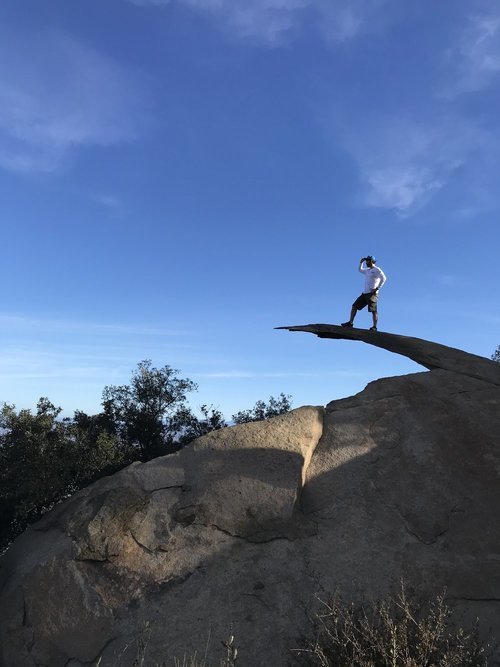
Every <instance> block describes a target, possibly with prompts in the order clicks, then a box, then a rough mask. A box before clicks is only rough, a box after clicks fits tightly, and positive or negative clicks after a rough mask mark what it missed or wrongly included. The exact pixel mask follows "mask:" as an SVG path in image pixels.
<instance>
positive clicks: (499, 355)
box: [491, 345, 500, 362]
mask: <svg viewBox="0 0 500 667" xmlns="http://www.w3.org/2000/svg"><path fill="white" fill-rule="evenodd" d="M491 358H492V360H493V361H498V362H500V345H499V346H498V347H497V349H496V350H495V351H494V352H493V354H492V355H491Z"/></svg>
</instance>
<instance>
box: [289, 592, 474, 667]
mask: <svg viewBox="0 0 500 667" xmlns="http://www.w3.org/2000/svg"><path fill="white" fill-rule="evenodd" d="M320 602H321V606H322V609H321V610H320V612H319V613H317V614H316V615H315V618H314V619H313V626H314V632H313V635H314V636H313V639H312V640H309V641H307V642H306V646H305V647H304V648H302V649H297V650H296V651H295V653H296V654H298V656H299V658H300V659H301V662H302V664H304V665H319V666H320V667H348V666H349V667H354V666H356V667H482V666H484V665H487V647H486V646H485V645H484V643H482V642H481V641H480V640H479V635H478V626H477V622H476V624H475V625H474V626H473V627H472V628H471V629H469V630H464V629H462V628H459V629H454V627H453V625H452V611H451V609H450V608H449V607H448V606H447V605H446V604H445V602H444V595H438V596H437V597H436V598H435V599H434V600H433V601H432V602H431V603H430V604H426V605H425V604H419V603H417V602H416V601H413V600H410V599H409V598H408V597H407V595H406V593H405V590H404V587H403V586H402V587H401V592H400V593H399V594H398V595H397V597H395V598H389V599H387V600H383V601H382V602H378V603H374V604H373V605H371V607H370V609H369V610H368V611H367V610H366V609H365V608H364V607H363V606H355V605H353V604H345V603H344V602H343V601H342V599H341V598H339V597H334V598H332V599H331V600H330V601H328V602H324V601H320Z"/></svg>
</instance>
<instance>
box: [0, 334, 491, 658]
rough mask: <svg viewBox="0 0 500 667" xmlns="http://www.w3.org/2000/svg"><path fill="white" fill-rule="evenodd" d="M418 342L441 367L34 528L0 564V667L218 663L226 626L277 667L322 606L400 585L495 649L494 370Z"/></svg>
mask: <svg viewBox="0 0 500 667" xmlns="http://www.w3.org/2000/svg"><path fill="white" fill-rule="evenodd" d="M307 326H309V327H318V326H323V327H324V326H329V325H307ZM334 329H338V327H335V328H334ZM295 330H309V331H310V329H304V328H300V329H295ZM311 332H312V333H316V334H318V331H311ZM324 333H325V331H324V330H323V331H319V334H318V335H320V334H321V335H322V334H324ZM327 333H328V332H327ZM330 333H333V334H335V333H336V331H335V330H334V331H333V332H330ZM341 333H343V332H341ZM348 333H349V334H352V333H355V331H354V332H348ZM363 333H364V334H365V335H366V336H367V339H366V340H365V342H372V341H371V340H369V337H372V338H373V337H374V334H369V333H368V332H363ZM322 337H324V336H323V335H322ZM329 337H333V336H329ZM347 337H349V336H347ZM350 337H353V336H352V335H351V336H350ZM398 338H403V337H398ZM359 340H363V339H362V338H359ZM410 341H417V343H416V344H414V345H413V347H411V349H409V352H411V354H412V355H415V350H417V352H418V350H420V352H418V354H422V355H426V356H425V359H426V361H427V362H428V364H427V365H431V366H432V368H433V370H431V371H429V372H423V373H415V374H412V375H407V376H402V377H396V378H385V379H381V380H377V381H376V382H372V383H370V384H369V385H368V386H367V388H366V389H365V390H364V391H363V392H361V393H360V394H357V395H356V396H353V397H350V398H346V399H342V400H337V401H333V402H332V403H330V404H329V405H327V406H326V408H321V407H304V408H299V409H298V410H294V411H292V412H291V413H289V414H287V415H283V416H280V417H277V418H275V419H271V420H269V421H267V422H260V423H254V424H245V425H241V426H235V427H232V428H228V429H224V430H222V431H218V432H214V433H212V434H209V435H208V436H204V437H203V438H200V439H199V440H197V441H196V442H195V443H193V444H192V445H191V446H189V447H187V448H185V449H184V450H182V451H180V452H178V453H176V454H173V455H170V456H166V457H162V458H159V459H156V460H154V461H151V462H149V463H147V464H138V463H137V464H134V465H132V466H130V467H129V468H127V469H125V470H123V471H121V472H120V473H117V474H116V475H113V476H112V477H109V478H106V479H103V480H100V481H99V482H97V483H96V484H93V485H92V486H90V487H88V488H87V489H85V490H83V491H81V492H80V493H78V494H76V495H75V496H73V497H72V498H70V499H69V500H68V501H66V502H65V503H62V504H61V505H59V506H58V507H57V508H55V510H53V511H52V512H50V513H49V514H47V515H46V516H45V517H44V519H43V520H42V521H41V522H39V523H38V524H36V525H35V526H33V527H31V528H30V529H28V530H27V531H26V532H25V533H24V534H23V535H22V536H20V537H19V538H18V539H17V540H16V542H15V543H14V544H13V545H12V546H11V548H10V549H9V551H8V552H7V553H6V554H5V555H4V556H3V558H2V559H1V561H0V589H1V592H0V626H1V640H2V642H1V664H2V665H5V666H6V667H17V666H23V667H24V666H34V665H50V667H59V666H61V667H62V666H63V665H68V666H72V667H77V666H80V665H84V664H91V665H92V664H97V663H99V665H100V666H101V667H106V666H108V665H109V666H110V667H111V665H132V664H133V662H134V659H136V657H137V655H138V650H140V648H141V646H146V648H145V650H146V660H145V663H144V664H157V663H161V662H162V661H165V662H167V663H168V662H173V657H174V656H177V657H179V658H181V659H182V658H183V656H184V655H188V656H189V655H191V654H192V653H194V651H197V652H198V655H204V654H205V650H206V651H207V656H208V660H209V661H212V662H213V663H214V664H218V659H219V657H220V655H221V653H220V648H221V645H220V642H221V640H223V639H226V638H227V636H228V634H229V632H232V633H233V634H234V635H235V643H236V645H237V647H238V650H239V658H238V660H239V661H240V662H241V664H242V665H252V667H254V666H255V667H258V666H260V665H262V666H264V665H266V667H268V666H269V665H287V664H290V663H291V662H292V660H293V652H292V651H291V649H293V648H294V647H297V646H298V642H299V638H300V637H301V635H303V633H304V631H305V630H306V629H307V621H306V612H305V609H306V608H307V607H308V605H310V604H311V600H313V599H314V594H315V593H316V592H318V591H319V590H322V589H326V590H330V591H338V592H341V593H342V594H343V595H345V596H347V597H350V598H352V599H354V600H357V599H361V598H363V597H373V596H375V597H379V596H381V595H386V594H388V593H391V592H394V591H395V590H397V589H398V587H399V584H400V580H401V578H403V579H404V580H405V581H406V582H407V586H408V587H409V588H410V589H412V590H415V591H416V592H417V593H418V594H421V595H423V596H427V595H433V594H435V593H436V592H441V591H442V589H443V588H444V587H446V589H447V593H446V595H447V598H448V600H449V602H450V603H452V604H453V605H454V606H456V607H458V610H459V612H462V613H463V614H464V617H465V620H467V618H475V616H479V617H481V618H482V619H483V624H484V627H485V629H488V628H490V627H492V628H493V632H494V634H497V636H500V604H499V601H500V567H499V562H500V525H499V523H498V520H497V517H498V516H499V515H500V479H499V476H500V377H499V372H500V368H499V365H498V364H494V363H493V362H488V361H487V360H485V359H484V360H483V359H481V358H479V357H474V356H473V355H467V354H466V353H464V352H461V351H459V350H455V351H453V350H451V349H450V348H445V352H442V358H440V356H439V349H437V348H442V347H443V346H437V348H436V346H435V344H433V343H426V341H418V339H410ZM380 343H381V339H380V338H378V339H377V344H378V345H380ZM403 343H404V344H406V345H407V344H408V342H407V341H406V342H405V341H404V340H403V341H394V340H393V341H391V340H389V342H388V344H387V348H388V349H390V347H389V345H399V346H401V345H402V344H403ZM393 351H398V352H399V353H404V352H401V349H399V350H394V349H393ZM407 351H408V349H407ZM454 352H455V353H456V354H454ZM464 355H465V356H464ZM408 356H411V355H410V354H408ZM431 357H432V364H431V363H430V361H429V359H430V358H431ZM412 358H414V356H413V357H412ZM478 359H479V360H480V361H479V362H478ZM417 360H418V359H417ZM461 360H462V361H461ZM421 363H422V360H421ZM453 364H454V365H453ZM461 369H462V370H461ZM462 371H463V372H462ZM497 377H498V378H499V381H498V382H497V381H496V378H497ZM207 646H208V648H206V647H207ZM99 661H100V662H99Z"/></svg>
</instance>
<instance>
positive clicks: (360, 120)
mask: <svg viewBox="0 0 500 667" xmlns="http://www.w3.org/2000/svg"><path fill="white" fill-rule="evenodd" d="M499 102H500V6H499V5H498V4H496V3H492V2H483V1H479V0H467V1H465V0H444V1H443V2H439V3H431V2H421V0H418V1H417V0H413V1H412V0H408V1H407V2H404V3H402V2H397V1H396V0H351V1H347V0H338V1H335V2H333V1H332V0H329V1H327V0H165V1H163V0H105V1H103V0H72V2H68V1H67V0H51V1H50V2H43V3H42V2H40V1H39V0H18V1H16V2H4V3H2V4H1V5H0V195H1V202H2V211H1V220H2V239H3V248H4V251H3V257H2V262H1V264H0V272H1V280H2V285H3V290H2V302H1V305H0V344H1V347H0V400H4V401H7V402H8V403H14V404H16V406H17V407H19V408H20V407H33V406H34V405H35V403H36V401H37V399H38V397H40V396H42V395H43V396H48V397H49V398H50V399H51V400H52V401H53V402H54V403H56V404H58V405H61V406H62V407H63V408H64V409H65V412H66V414H71V413H72V411H73V410H74V409H77V408H78V409H82V410H86V411H88V412H96V411H98V410H99V404H100V398H101V392H102V389H103V387H104V386H105V385H107V384H122V383H126V382H128V380H129V377H130V373H131V371H132V370H133V369H134V368H135V366H136V365H137V363H138V362H139V361H140V360H142V359H147V358H150V359H152V361H153V363H154V364H155V365H156V366H163V365H164V364H169V365H170V366H173V367H174V368H178V369H180V371H181V374H182V375H183V376H185V377H189V378H191V379H193V380H195V381H196V382H197V383H198V384H199V387H200V389H199V392H198V393H197V394H195V395H193V396H192V399H191V403H192V405H193V407H196V406H197V405H200V404H202V403H210V404H213V405H214V406H216V407H218V408H219V409H221V410H222V411H223V413H224V414H225V415H226V416H227V417H230V415H231V414H232V413H233V412H236V411H237V410H238V409H243V408H246V407H250V406H251V405H253V403H254V402H255V401H256V400H258V399H261V398H262V399H267V398H268V397H269V396H270V395H271V394H273V395H277V394H279V393H280V392H282V391H283V392H285V393H288V394H291V395H292V396H293V402H294V406H296V407H298V406H299V405H304V404H324V403H326V402H328V401H329V400H331V399H333V398H337V397H340V396H345V395H350V394H352V393H354V392H356V391H360V390H361V389H363V387H364V386H365V385H366V383H367V382H369V381H371V380H373V379H376V378H379V377H382V376H387V375H398V374H403V373H407V372H411V371H413V370H418V369H419V367H418V366H416V365H415V364H413V363H412V362H410V361H408V360H406V359H404V358H402V357H401V358H400V357H397V356H394V355H390V354H389V353H386V352H384V351H382V350H377V349H375V348H369V347H368V346H365V345H362V344H361V343H353V342H350V343H349V342H345V341H339V342H334V341H324V340H319V339H316V338H315V337H313V336H310V335H307V334H291V333H288V332H283V331H274V330H273V327H275V326H280V325H294V324H307V323H315V322H331V323H339V322H341V321H344V320H345V319H346V318H347V316H348V313H349V309H350V304H351V303H352V301H353V300H354V298H356V297H357V295H358V294H359V293H360V291H361V289H362V286H363V284H362V278H361V276H360V274H358V273H357V262H358V259H359V258H360V257H362V256H364V255H365V254H374V255H376V256H377V258H378V263H379V265H380V266H381V267H382V268H383V269H384V271H385V273H386V274H387V276H388V282H387V284H386V286H385V287H384V288H383V291H382V293H381V298H380V323H379V328H380V329H381V330H384V331H391V332H395V333H401V334H405V335H414V336H418V337H422V338H427V339H430V340H434V341H437V342H441V343H444V344H446V345H451V346H456V347H460V348H462V349H465V350H467V351H470V352H473V353H476V354H480V355H483V356H490V355H491V354H492V352H493V351H494V349H495V348H496V346H497V345H498V344H500V326H499V325H500V314H499V305H498V304H499V299H498V296H497V285H498V260H497V249H498V246H499V243H498V236H499V231H500V226H499V212H500V188H499V174H500V171H499V165H500V114H499V112H498V109H499ZM357 323H358V324H359V326H366V327H368V326H369V325H370V321H369V317H368V314H367V313H366V312H363V313H361V314H360V315H359V316H358V320H357Z"/></svg>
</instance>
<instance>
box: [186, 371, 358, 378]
mask: <svg viewBox="0 0 500 667" xmlns="http://www.w3.org/2000/svg"><path fill="white" fill-rule="evenodd" d="M193 375H195V376H196V377H197V378H213V379H221V380H231V379H241V378H330V377H331V378H334V377H337V378H338V377H343V378H346V377H364V374H363V373H358V372H355V371H348V370H338V371H327V372H295V373H288V372H282V371H274V372H273V371H263V372H255V371H238V370H235V371H219V372H214V373H193Z"/></svg>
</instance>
